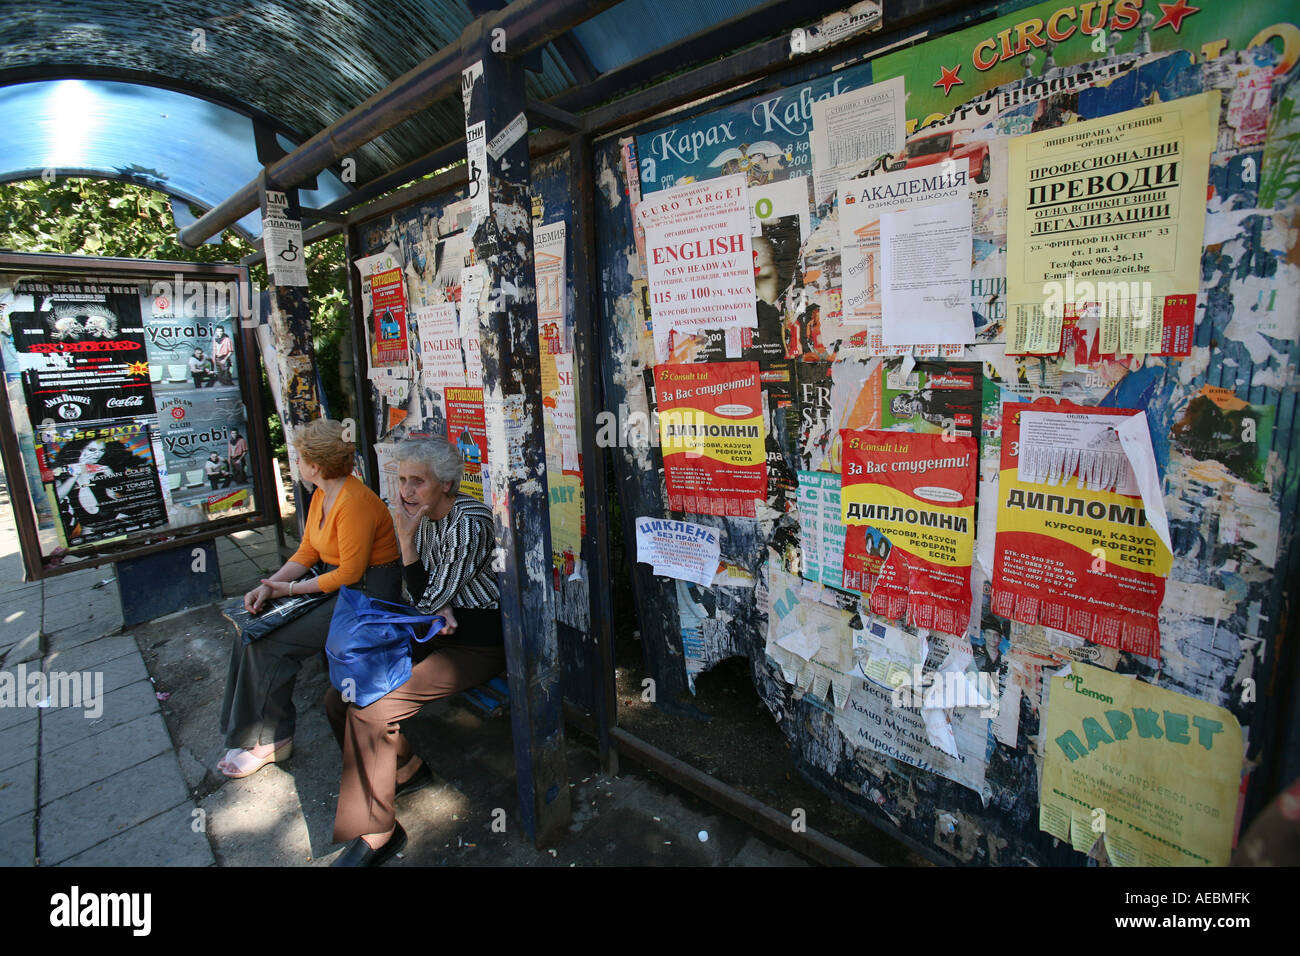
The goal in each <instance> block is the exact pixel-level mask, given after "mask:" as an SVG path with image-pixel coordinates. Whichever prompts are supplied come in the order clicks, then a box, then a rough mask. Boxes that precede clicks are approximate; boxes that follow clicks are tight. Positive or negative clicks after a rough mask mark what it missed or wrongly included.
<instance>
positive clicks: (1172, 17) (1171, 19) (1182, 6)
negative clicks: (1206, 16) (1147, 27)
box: [1151, 0, 1201, 33]
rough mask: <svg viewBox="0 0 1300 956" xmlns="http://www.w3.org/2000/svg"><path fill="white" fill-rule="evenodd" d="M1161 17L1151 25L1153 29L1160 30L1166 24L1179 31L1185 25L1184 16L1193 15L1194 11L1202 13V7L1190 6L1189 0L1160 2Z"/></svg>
mask: <svg viewBox="0 0 1300 956" xmlns="http://www.w3.org/2000/svg"><path fill="white" fill-rule="evenodd" d="M1157 6H1159V7H1160V19H1159V20H1157V21H1156V22H1155V23H1153V24H1152V25H1151V29H1152V30H1159V29H1160V28H1161V27H1163V26H1164V25H1165V24H1168V25H1169V26H1171V27H1173V28H1174V32H1175V33H1177V32H1178V31H1179V29H1180V28H1181V27H1182V25H1183V17H1188V16H1191V15H1192V14H1193V13H1200V11H1201V8H1200V7H1193V6H1189V5H1188V3H1187V0H1178V2H1177V3H1160V4H1157Z"/></svg>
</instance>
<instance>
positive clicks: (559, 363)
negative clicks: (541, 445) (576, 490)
mask: <svg viewBox="0 0 1300 956" xmlns="http://www.w3.org/2000/svg"><path fill="white" fill-rule="evenodd" d="M555 380H556V384H557V387H556V392H555V408H553V409H551V408H547V409H545V411H547V412H550V413H551V415H552V420H553V421H554V422H555V430H556V431H557V432H558V433H559V436H560V470H561V471H577V470H578V415H577V407H578V403H577V395H576V392H575V391H574V381H573V353H572V352H559V353H557V354H556V356H555Z"/></svg>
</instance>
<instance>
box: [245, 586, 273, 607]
mask: <svg viewBox="0 0 1300 956" xmlns="http://www.w3.org/2000/svg"><path fill="white" fill-rule="evenodd" d="M270 599H271V589H270V588H268V587H266V586H265V585H263V584H259V585H258V586H257V587H255V588H253V590H251V591H249V592H248V593H247V594H245V595H244V610H245V611H247V612H248V613H249V614H261V613H262V608H263V607H265V606H266V602H267V601H269V600H270Z"/></svg>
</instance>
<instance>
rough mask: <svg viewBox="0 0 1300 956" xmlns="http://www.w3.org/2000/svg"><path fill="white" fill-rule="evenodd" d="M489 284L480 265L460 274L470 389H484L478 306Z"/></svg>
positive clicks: (463, 338) (466, 361)
mask: <svg viewBox="0 0 1300 956" xmlns="http://www.w3.org/2000/svg"><path fill="white" fill-rule="evenodd" d="M486 282H487V269H486V267H485V266H484V265H483V264H482V263H480V264H479V265H476V266H470V267H469V268H468V269H462V270H461V273H460V337H461V340H462V341H463V342H464V347H465V380H466V382H467V383H468V385H469V387H470V388H482V387H483V352H482V351H481V350H480V348H479V340H478V336H479V321H478V306H479V301H480V300H481V299H482V297H483V286H484V284H485V283H486Z"/></svg>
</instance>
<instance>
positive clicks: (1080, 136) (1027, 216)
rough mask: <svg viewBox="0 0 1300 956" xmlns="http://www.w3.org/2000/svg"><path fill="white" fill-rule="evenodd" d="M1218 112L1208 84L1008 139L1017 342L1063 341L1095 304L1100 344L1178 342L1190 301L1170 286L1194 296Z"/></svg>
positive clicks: (1013, 344)
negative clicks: (1071, 320) (1069, 323)
mask: <svg viewBox="0 0 1300 956" xmlns="http://www.w3.org/2000/svg"><path fill="white" fill-rule="evenodd" d="M1218 124H1219V94H1218V92H1210V93H1201V94H1198V95H1196V96H1188V97H1184V98H1182V99H1178V100H1172V101H1171V102H1168V103H1157V104H1155V105H1153V106H1143V107H1141V108H1139V109H1135V110H1128V111H1126V112H1123V113H1116V114H1115V115H1113V116H1105V117H1101V118H1099V119H1094V120H1086V121H1083V122H1078V123H1070V124H1067V125H1065V126H1061V127H1058V128H1056V129H1050V130H1043V131H1042V132H1039V133H1031V134H1029V135H1026V136H1017V137H1015V138H1013V139H1012V140H1011V141H1010V144H1009V154H1010V155H1009V163H1008V193H1007V195H1008V202H1007V263H1008V274H1007V301H1008V303H1009V304H1010V307H1011V308H1010V310H1009V313H1008V322H1007V352H1008V353H1010V354H1020V353H1026V352H1029V353H1044V354H1054V353H1056V352H1059V351H1060V350H1061V327H1062V321H1063V319H1064V316H1065V314H1066V312H1072V313H1074V314H1082V313H1083V312H1084V311H1085V310H1087V309H1095V310H1096V311H1097V313H1098V314H1099V316H1100V318H1101V332H1100V335H1101V351H1102V352H1106V351H1107V346H1110V351H1111V352H1112V353H1114V352H1118V351H1120V350H1121V347H1123V348H1126V349H1129V350H1131V354H1144V353H1152V354H1180V346H1182V345H1183V344H1184V343H1183V342H1182V339H1183V338H1185V337H1187V336H1188V335H1189V334H1190V333H1189V331H1188V330H1187V328H1186V327H1185V326H1186V325H1187V322H1186V320H1187V319H1189V318H1190V317H1191V314H1192V312H1191V310H1189V309H1187V308H1186V307H1185V306H1186V300H1184V299H1182V298H1175V299H1174V301H1172V302H1166V298H1168V297H1171V296H1172V297H1181V296H1191V297H1192V298H1191V301H1192V302H1194V301H1195V295H1196V290H1197V287H1198V284H1199V279H1200V261H1201V241H1202V238H1203V236H1204V234H1205V202H1206V199H1205V195H1206V193H1205V190H1206V183H1207V181H1208V178H1209V166H1210V153H1211V151H1212V150H1213V148H1214V141H1215V134H1216V132H1217V130H1218ZM1166 309H1169V310H1170V312H1171V314H1170V316H1169V317H1168V318H1169V324H1171V325H1177V326H1178V330H1177V334H1170V333H1166V332H1165V331H1164V326H1165V325H1166V324H1167V323H1166V316H1165V311H1166ZM1172 331H1173V330H1172V329H1171V332H1172ZM1166 340H1169V341H1166ZM1189 342H1190V340H1189ZM1189 342H1188V344H1189Z"/></svg>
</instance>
